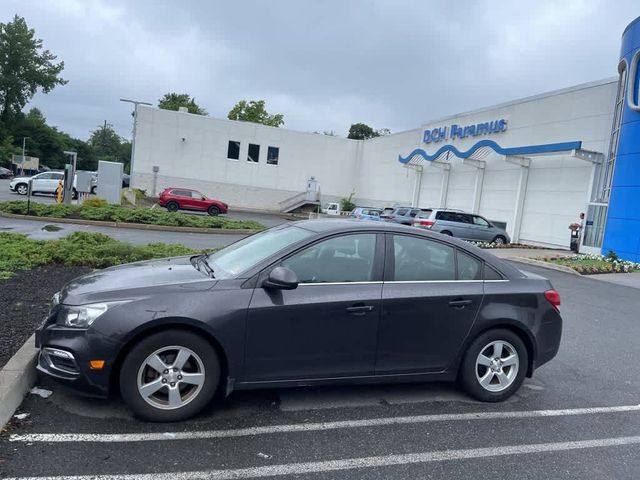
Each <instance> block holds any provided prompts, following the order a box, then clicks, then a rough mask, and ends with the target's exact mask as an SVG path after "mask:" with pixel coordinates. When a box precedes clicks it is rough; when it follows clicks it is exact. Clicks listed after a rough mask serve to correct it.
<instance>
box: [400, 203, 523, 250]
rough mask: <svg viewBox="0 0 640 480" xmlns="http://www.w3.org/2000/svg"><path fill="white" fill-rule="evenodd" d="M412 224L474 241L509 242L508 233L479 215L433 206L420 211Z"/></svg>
mask: <svg viewBox="0 0 640 480" xmlns="http://www.w3.org/2000/svg"><path fill="white" fill-rule="evenodd" d="M412 225H413V226H414V227H418V228H428V229H430V230H432V231H434V232H440V233H443V234H445V235H450V236H452V237H458V238H462V239H463V240H471V241H474V242H487V243H497V244H503V243H509V242H510V241H511V239H510V238H509V234H508V233H507V232H506V231H505V230H504V229H502V228H499V227H496V226H495V225H494V224H493V223H491V222H490V221H489V220H487V219H486V218H484V217H481V216H480V215H476V214H473V213H467V212H463V211H460V210H447V209H440V208H434V209H431V210H424V211H422V212H420V213H419V214H418V215H416V217H415V218H414V219H413V223H412Z"/></svg>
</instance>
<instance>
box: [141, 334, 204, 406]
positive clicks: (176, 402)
mask: <svg viewBox="0 0 640 480" xmlns="http://www.w3.org/2000/svg"><path fill="white" fill-rule="evenodd" d="M137 379H138V382H137V383H138V393H139V394H140V396H141V397H142V398H143V399H144V400H145V402H147V403H148V404H149V405H151V406H153V407H155V408H159V409H162V410H175V409H178V408H182V407H184V406H185V405H187V404H188V403H190V402H191V401H193V400H194V399H195V398H196V397H197V396H198V394H199V393H200V391H201V390H202V386H203V385H204V381H205V370H204V364H203V362H202V359H201V358H200V357H199V356H198V355H197V354H196V353H195V352H194V351H192V350H190V349H188V348H186V347H181V346H168V347H163V348H160V349H158V350H156V351H155V352H153V353H152V354H151V355H149V356H148V357H147V358H146V359H145V361H144V362H143V363H142V365H141V366H140V369H139V370H138V377H137Z"/></svg>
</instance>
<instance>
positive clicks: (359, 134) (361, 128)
mask: <svg viewBox="0 0 640 480" xmlns="http://www.w3.org/2000/svg"><path fill="white" fill-rule="evenodd" d="M390 133H391V131H390V130H389V129H388V128H381V129H380V130H374V129H373V128H371V127H370V126H369V125H367V124H365V123H354V124H353V125H351V128H350V129H349V135H347V138H351V139H354V140H367V139H369V138H375V137H382V136H385V135H389V134H390Z"/></svg>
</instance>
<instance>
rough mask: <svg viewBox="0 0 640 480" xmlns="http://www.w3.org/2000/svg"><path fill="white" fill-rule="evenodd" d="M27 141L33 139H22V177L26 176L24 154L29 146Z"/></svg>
mask: <svg viewBox="0 0 640 480" xmlns="http://www.w3.org/2000/svg"><path fill="white" fill-rule="evenodd" d="M27 139H31V137H22V162H20V175H24V153H25V148H26V146H27Z"/></svg>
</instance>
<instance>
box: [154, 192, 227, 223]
mask: <svg viewBox="0 0 640 480" xmlns="http://www.w3.org/2000/svg"><path fill="white" fill-rule="evenodd" d="M158 203H159V204H160V206H161V207H166V209H167V210H169V211H170V212H175V211H178V210H197V211H200V212H207V213H208V214H209V215H212V216H215V215H219V214H221V213H227V211H228V210H229V206H228V205H227V204H226V203H224V202H221V201H220V200H215V199H213V198H207V197H206V196H205V195H203V194H202V193H200V192H198V191H197V190H190V189H188V188H174V187H170V188H165V189H164V190H163V191H162V192H161V193H160V198H159V201H158Z"/></svg>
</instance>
